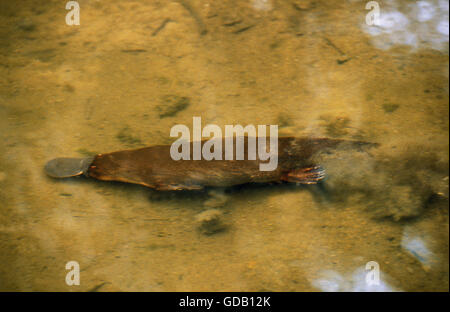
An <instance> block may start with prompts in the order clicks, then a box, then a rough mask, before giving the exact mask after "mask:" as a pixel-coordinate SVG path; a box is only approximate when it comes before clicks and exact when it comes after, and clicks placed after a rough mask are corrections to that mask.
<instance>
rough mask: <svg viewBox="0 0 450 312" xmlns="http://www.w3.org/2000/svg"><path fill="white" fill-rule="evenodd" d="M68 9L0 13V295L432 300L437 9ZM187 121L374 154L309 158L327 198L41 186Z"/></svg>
mask: <svg viewBox="0 0 450 312" xmlns="http://www.w3.org/2000/svg"><path fill="white" fill-rule="evenodd" d="M78 2H79V4H80V8H81V10H80V14H81V15H80V22H81V25H79V26H68V25H66V23H65V15H66V14H67V12H68V11H67V10H65V4H64V3H62V2H61V1H21V3H20V5H19V4H16V3H14V2H12V1H7V0H2V1H0V14H1V16H0V32H1V44H0V54H1V57H0V65H1V66H0V73H1V74H0V79H1V82H0V88H1V89H0V101H1V102H0V117H1V123H0V130H1V131H0V136H1V143H0V147H1V154H0V199H1V206H0V207H1V208H0V263H1V266H0V290H21V291H26V290H28V291H29V290H39V291H75V290H77V291H78V290H80V291H88V290H95V291H114V290H120V291H317V290H323V291H327V290H331V291H336V290H339V291H342V290H344V291H345V290H357V291H358V290H369V291H370V290H381V291H385V290H400V291H437V290H445V291H448V281H449V257H448V252H449V249H448V243H449V227H448V224H449V223H448V159H449V155H448V139H449V137H448V129H449V128H448V127H449V123H448V100H449V96H448V95H449V93H448V91H449V90H448V73H449V57H448V1H442V0H441V1H418V2H411V1H400V0H398V1H384V2H381V1H380V8H381V15H380V23H379V24H378V25H377V26H370V27H369V26H368V25H367V24H366V15H367V14H368V13H369V10H366V9H365V5H366V2H364V1H356V0H354V1H322V0H317V1H312V0H311V1H308V0H305V1H302V0H293V1H275V0H272V1H271V0H267V1H263V0H245V1H237V0H235V1H232V0H230V1H200V0H199V1H194V0H179V1H145V2H143V1H115V0H111V1H99V0H90V1H87V0H86V1H84V0H80V1H78ZM193 116H201V117H202V122H203V124H204V125H205V124H207V123H213V124H217V125H219V126H220V127H224V125H227V124H233V125H235V124H241V125H248V124H254V125H260V124H261V125H264V124H267V125H268V124H277V125H279V131H280V135H295V136H317V137H320V136H326V137H332V138H345V139H358V140H366V141H370V142H377V143H380V146H379V147H378V148H374V149H370V150H369V151H363V152H361V151H336V153H335V154H333V155H323V156H322V162H321V163H322V165H323V166H324V167H326V169H327V171H328V173H329V178H328V180H326V181H325V183H324V185H322V186H323V187H325V188H326V192H325V193H324V190H323V189H322V190H321V189H320V187H319V188H318V187H315V186H311V187H309V186H297V185H289V184H282V185H263V186H245V187H239V188H232V189H227V190H207V191H205V192H181V193H175V194H173V193H172V192H169V193H160V192H155V191H152V190H149V189H146V188H144V187H141V186H135V185H131V184H123V183H108V182H100V181H95V180H89V179H85V178H74V179H68V180H55V179H51V178H48V177H47V176H46V175H45V173H44V171H43V167H44V165H45V163H46V162H47V161H48V160H50V159H52V158H55V157H61V156H72V157H84V156H86V155H92V154H95V153H101V152H102V153H103V152H110V151H116V150H122V149H128V148H136V147H141V146H149V145H156V144H168V143H170V142H172V140H173V138H170V136H169V134H170V128H171V127H172V126H173V125H175V124H186V125H189V126H190V125H192V118H193ZM208 220H210V221H208ZM211 220H213V222H211ZM69 261H77V262H78V263H79V265H80V270H81V280H80V285H79V286H68V285H67V284H66V274H67V273H68V270H66V267H65V266H66V263H67V262H69ZM370 261H375V262H376V263H377V264H378V266H379V270H380V271H381V275H380V281H379V283H378V285H369V284H368V283H367V282H366V277H367V274H370V273H371V272H373V270H366V264H367V263H368V262H370ZM369 266H370V265H369Z"/></svg>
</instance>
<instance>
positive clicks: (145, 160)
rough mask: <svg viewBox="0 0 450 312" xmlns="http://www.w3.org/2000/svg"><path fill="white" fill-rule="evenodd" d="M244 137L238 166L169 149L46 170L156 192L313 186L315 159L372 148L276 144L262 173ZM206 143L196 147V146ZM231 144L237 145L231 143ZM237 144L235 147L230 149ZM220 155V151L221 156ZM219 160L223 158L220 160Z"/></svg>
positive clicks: (322, 141) (318, 172)
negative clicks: (273, 158)
mask: <svg viewBox="0 0 450 312" xmlns="http://www.w3.org/2000/svg"><path fill="white" fill-rule="evenodd" d="M248 141H249V140H248V137H245V138H244V144H245V149H244V151H245V155H244V156H245V157H244V159H243V160H224V159H225V157H221V158H222V159H223V160H215V159H213V160H204V159H202V160H192V151H193V143H192V142H191V143H190V144H191V148H190V153H191V157H190V160H173V159H172V157H171V154H170V149H171V146H170V145H157V146H151V147H145V148H139V149H132V150H124V151H118V152H113V153H107V154H98V155H96V156H93V157H88V158H82V159H80V158H56V159H53V160H50V161H49V162H48V163H47V164H46V166H45V171H46V173H47V174H48V175H49V176H51V177H54V178H67V177H73V176H78V175H85V176H87V177H91V178H95V179H98V180H103V181H120V182H127V183H135V184H140V185H143V186H146V187H150V188H154V189H156V190H164V191H169V190H200V189H203V188H205V187H228V186H233V185H239V184H245V183H268V182H283V181H286V182H296V183H301V184H316V183H318V182H320V181H321V180H323V179H324V178H325V176H326V175H325V171H324V169H323V168H322V167H320V166H319V165H318V164H316V163H315V161H314V158H315V156H316V155H317V154H318V153H320V152H324V151H327V150H329V149H336V148H338V147H339V146H349V147H351V148H354V147H358V148H359V147H362V146H366V145H369V146H372V145H376V144H374V143H367V142H362V141H348V140H340V139H329V138H295V137H281V138H278V150H277V157H278V165H277V167H276V169H275V170H272V171H261V170H260V164H261V163H266V162H267V161H265V160H261V159H260V158H259V155H256V159H255V160H249V159H248V157H247V156H248V148H247V147H248ZM205 142H207V141H201V145H202V146H203V144H204V143H205ZM235 142H236V141H235ZM234 144H236V143H234ZM223 153H225V151H223ZM223 155H224V154H223Z"/></svg>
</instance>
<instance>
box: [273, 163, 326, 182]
mask: <svg viewBox="0 0 450 312" xmlns="http://www.w3.org/2000/svg"><path fill="white" fill-rule="evenodd" d="M325 176H326V174H325V169H323V168H322V167H321V166H311V167H305V168H300V169H294V170H291V171H289V172H287V173H286V174H285V175H283V177H282V178H281V179H282V180H283V181H287V182H296V183H301V184H317V183H318V182H320V181H321V180H323V179H324V178H325Z"/></svg>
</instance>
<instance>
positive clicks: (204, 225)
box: [195, 209, 227, 235]
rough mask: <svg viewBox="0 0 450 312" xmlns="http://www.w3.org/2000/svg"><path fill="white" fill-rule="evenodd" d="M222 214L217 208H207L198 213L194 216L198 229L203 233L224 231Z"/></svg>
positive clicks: (210, 233) (224, 225)
mask: <svg viewBox="0 0 450 312" xmlns="http://www.w3.org/2000/svg"><path fill="white" fill-rule="evenodd" d="M222 215H223V214H222V212H221V211H220V210H218V209H209V210H205V211H203V212H201V213H199V214H198V215H197V216H196V217H195V219H196V221H197V227H198V230H199V231H200V232H201V233H202V234H205V235H212V234H216V233H218V232H222V231H224V230H225V229H226V228H227V226H226V224H225V223H224V222H223V221H222Z"/></svg>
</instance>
